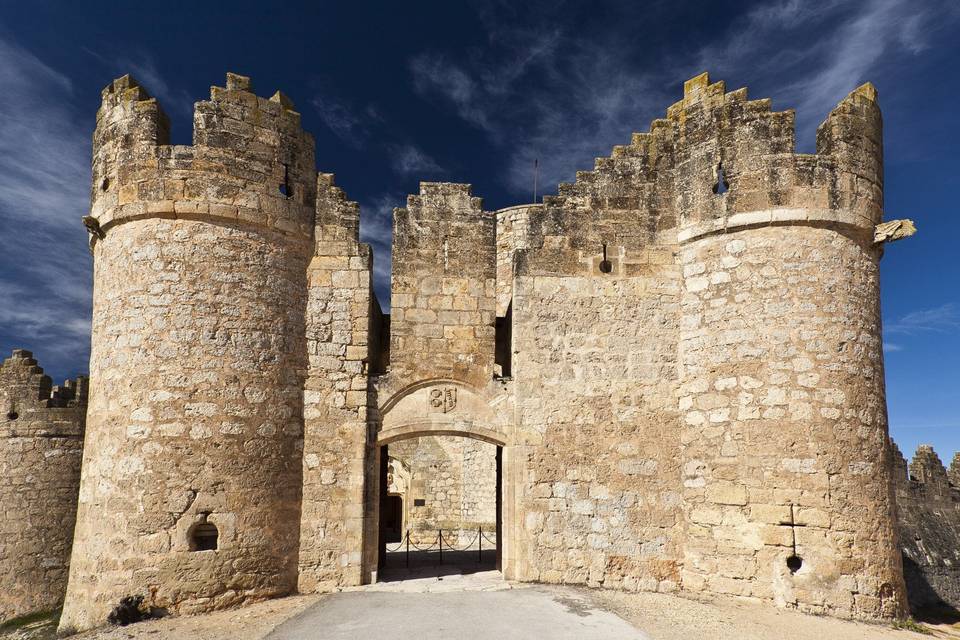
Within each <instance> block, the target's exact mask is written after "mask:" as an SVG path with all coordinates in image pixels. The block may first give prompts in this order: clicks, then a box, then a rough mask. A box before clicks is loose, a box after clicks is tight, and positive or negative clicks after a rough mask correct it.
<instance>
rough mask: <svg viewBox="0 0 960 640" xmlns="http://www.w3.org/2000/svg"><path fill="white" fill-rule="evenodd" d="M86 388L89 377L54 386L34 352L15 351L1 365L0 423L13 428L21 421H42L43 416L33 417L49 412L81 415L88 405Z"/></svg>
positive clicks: (81, 377) (66, 381) (23, 422)
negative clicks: (74, 411) (52, 410)
mask: <svg viewBox="0 0 960 640" xmlns="http://www.w3.org/2000/svg"><path fill="white" fill-rule="evenodd" d="M87 388H88V385H87V378H86V376H79V377H77V378H74V379H71V380H65V381H64V383H63V384H62V385H54V384H53V381H52V380H51V379H50V376H48V375H46V374H45V373H44V372H43V367H41V366H40V365H39V364H38V363H37V361H36V359H35V358H34V357H33V353H31V352H30V351H27V350H26V349H14V350H13V354H12V355H11V356H10V357H9V358H7V359H5V360H4V361H3V362H2V364H0V410H2V412H3V413H2V414H0V421H6V422H7V423H8V424H7V425H6V426H8V427H12V426H14V423H18V422H19V424H25V423H26V422H28V421H35V420H42V419H43V418H42V416H37V415H32V414H33V413H34V412H42V411H43V410H46V409H65V408H71V409H74V408H77V409H80V410H81V412H80V413H81V415H82V410H83V408H84V407H86V404H87ZM21 419H23V420H21Z"/></svg>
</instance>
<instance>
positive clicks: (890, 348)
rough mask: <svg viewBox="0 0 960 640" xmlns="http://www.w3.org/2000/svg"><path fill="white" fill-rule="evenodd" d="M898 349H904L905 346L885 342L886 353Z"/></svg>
mask: <svg viewBox="0 0 960 640" xmlns="http://www.w3.org/2000/svg"><path fill="white" fill-rule="evenodd" d="M896 351H903V347H902V346H900V345H899V344H896V343H895V342H886V341H884V343H883V352H884V353H894V352H896Z"/></svg>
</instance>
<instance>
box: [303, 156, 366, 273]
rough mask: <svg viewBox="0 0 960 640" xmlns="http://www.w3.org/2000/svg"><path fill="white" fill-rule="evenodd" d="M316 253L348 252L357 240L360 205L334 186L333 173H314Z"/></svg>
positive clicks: (335, 253) (334, 253)
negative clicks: (315, 177)
mask: <svg viewBox="0 0 960 640" xmlns="http://www.w3.org/2000/svg"><path fill="white" fill-rule="evenodd" d="M314 240H315V242H316V255H351V254H353V253H354V252H355V251H356V249H355V247H354V245H356V244H357V243H359V242H360V205H359V204H357V203H356V202H354V201H353V200H350V199H348V198H347V195H346V193H344V191H343V189H341V188H340V187H338V186H336V184H335V178H334V175H333V174H332V173H321V174H318V175H317V215H316V227H315V231H314Z"/></svg>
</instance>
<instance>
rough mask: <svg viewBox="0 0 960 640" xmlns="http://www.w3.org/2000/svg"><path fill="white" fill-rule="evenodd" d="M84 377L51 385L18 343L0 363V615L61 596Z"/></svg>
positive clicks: (49, 604) (41, 607)
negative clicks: (17, 347) (19, 347)
mask: <svg viewBox="0 0 960 640" xmlns="http://www.w3.org/2000/svg"><path fill="white" fill-rule="evenodd" d="M86 402H87V381H86V378H82V377H81V378H77V379H76V380H68V381H67V382H66V384H64V385H63V386H53V385H52V383H51V380H50V376H47V375H45V374H44V373H43V369H42V368H41V367H40V366H39V365H38V364H37V361H36V360H35V359H34V358H33V354H32V353H30V352H29V351H26V350H24V349H15V350H14V352H13V355H12V356H11V357H9V358H7V359H6V360H4V361H3V362H2V363H0V622H3V621H5V620H9V619H10V618H15V617H18V616H22V615H25V614H29V613H35V612H38V611H49V610H51V609H56V608H57V607H59V606H60V603H62V602H63V592H64V591H65V590H66V588H67V571H68V569H69V566H70V545H71V544H72V543H73V535H72V534H73V524H74V520H75V518H76V514H77V492H78V491H79V487H80V458H81V454H82V450H83V420H84V415H85V413H86V412H85V405H86Z"/></svg>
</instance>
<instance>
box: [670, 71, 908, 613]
mask: <svg viewBox="0 0 960 640" xmlns="http://www.w3.org/2000/svg"><path fill="white" fill-rule="evenodd" d="M668 119H669V120H672V121H674V122H676V123H677V131H678V136H679V138H678V142H677V148H678V149H679V150H680V151H679V153H678V159H677V165H676V166H677V169H676V174H675V175H676V184H675V189H676V193H678V194H679V195H678V197H677V203H678V205H679V213H680V220H679V242H680V247H679V254H678V255H679V260H680V266H681V267H682V270H683V291H682V296H683V297H682V301H681V334H680V367H681V384H680V392H679V408H680V412H681V443H682V462H683V469H682V473H683V476H682V480H683V485H684V497H685V502H686V503H687V540H686V546H685V562H684V574H683V585H684V588H685V589H690V590H708V591H713V592H720V593H729V594H734V595H742V596H752V597H758V598H762V599H769V600H773V601H775V602H776V603H778V604H779V605H781V606H790V607H797V608H800V609H803V610H808V611H815V612H819V613H826V614H830V615H838V616H843V617H866V618H874V617H888V616H892V615H898V614H900V613H902V612H903V610H904V604H905V600H904V586H903V579H902V575H901V570H900V561H899V550H898V545H897V541H896V533H895V527H894V524H893V523H894V522H895V520H894V518H895V516H894V504H893V495H892V482H891V461H890V460H891V459H890V451H889V446H888V439H887V422H886V401H885V397H884V376H883V355H882V348H881V346H882V345H881V327H880V304H879V302H880V292H879V260H880V256H881V245H879V244H875V243H874V226H875V225H876V224H878V223H879V222H880V221H881V216H882V207H883V200H882V193H883V169H882V152H881V149H882V146H881V145H882V143H881V119H880V111H879V108H878V106H877V102H876V91H875V89H874V88H873V86H872V85H864V86H862V87H860V88H859V89H857V90H856V91H854V92H853V93H851V94H850V95H849V96H847V97H846V98H845V99H844V100H843V101H842V102H841V103H840V104H839V105H838V106H837V107H836V108H835V109H834V110H833V111H832V112H831V113H830V115H829V116H828V118H827V119H826V121H825V122H824V123H823V125H821V127H820V129H819V131H818V134H817V153H816V154H815V155H812V154H811V155H806V154H797V153H795V141H794V113H793V111H784V112H773V111H771V109H770V101H769V100H754V101H751V100H747V96H746V90H745V89H744V90H740V91H734V92H732V93H725V92H724V87H723V83H715V84H710V83H709V81H708V79H707V77H706V75H705V74H704V75H702V76H699V77H697V78H694V79H693V80H690V81H688V82H687V83H686V86H685V95H684V98H683V100H682V101H681V102H678V103H677V104H675V105H674V106H673V107H671V109H670V111H669V112H668Z"/></svg>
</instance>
